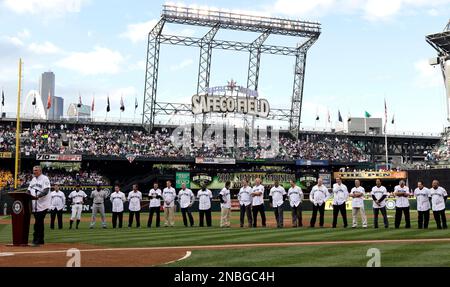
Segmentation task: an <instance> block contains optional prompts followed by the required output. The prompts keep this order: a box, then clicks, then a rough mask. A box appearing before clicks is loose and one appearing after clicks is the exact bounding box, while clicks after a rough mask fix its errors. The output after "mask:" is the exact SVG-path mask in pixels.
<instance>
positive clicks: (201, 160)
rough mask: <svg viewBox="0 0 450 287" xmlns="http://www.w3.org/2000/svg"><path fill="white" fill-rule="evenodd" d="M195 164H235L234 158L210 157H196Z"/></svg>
mask: <svg viewBox="0 0 450 287" xmlns="http://www.w3.org/2000/svg"><path fill="white" fill-rule="evenodd" d="M195 163H197V164H236V160H235V159H234V158H212V157H196V158H195Z"/></svg>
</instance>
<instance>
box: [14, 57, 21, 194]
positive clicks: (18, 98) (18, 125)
mask: <svg viewBox="0 0 450 287" xmlns="http://www.w3.org/2000/svg"><path fill="white" fill-rule="evenodd" d="M21 93H22V58H20V59H19V89H18V91H17V115H16V119H17V120H16V154H15V162H14V189H17V183H18V176H19V165H20V161H19V160H20V94H21Z"/></svg>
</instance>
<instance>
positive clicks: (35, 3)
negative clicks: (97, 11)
mask: <svg viewBox="0 0 450 287" xmlns="http://www.w3.org/2000/svg"><path fill="white" fill-rule="evenodd" d="M87 2H88V0H5V1H4V5H5V6H6V7H7V8H9V9H10V10H12V11H14V12H16V13H18V14H45V15H47V16H48V15H64V14H65V13H76V12H80V10H81V6H82V5H84V4H86V3H87Z"/></svg>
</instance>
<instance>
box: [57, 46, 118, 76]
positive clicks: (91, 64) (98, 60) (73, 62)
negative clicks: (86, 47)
mask: <svg viewBox="0 0 450 287" xmlns="http://www.w3.org/2000/svg"><path fill="white" fill-rule="evenodd" d="M123 62H124V57H123V56H122V55H121V54H120V53H119V52H117V51H113V50H110V49H108V48H103V47H99V46H96V47H94V50H93V51H91V52H73V53H70V55H69V56H67V57H65V58H63V59H62V60H60V61H58V62H57V63H56V64H57V65H58V66H60V67H63V68H66V69H70V70H74V71H77V72H79V73H81V74H84V75H97V74H116V73H118V72H119V71H120V67H121V65H122V63H123Z"/></svg>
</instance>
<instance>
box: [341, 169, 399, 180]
mask: <svg viewBox="0 0 450 287" xmlns="http://www.w3.org/2000/svg"><path fill="white" fill-rule="evenodd" d="M338 176H339V177H340V178H341V179H343V180H345V179H377V178H380V179H406V178H407V177H408V174H407V172H406V171H352V172H339V171H337V172H334V174H333V177H334V178H336V177H338Z"/></svg>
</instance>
